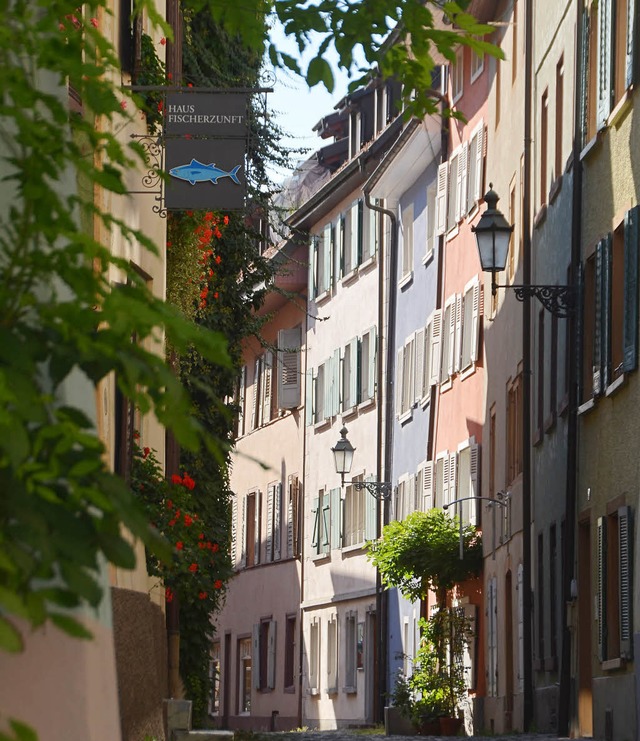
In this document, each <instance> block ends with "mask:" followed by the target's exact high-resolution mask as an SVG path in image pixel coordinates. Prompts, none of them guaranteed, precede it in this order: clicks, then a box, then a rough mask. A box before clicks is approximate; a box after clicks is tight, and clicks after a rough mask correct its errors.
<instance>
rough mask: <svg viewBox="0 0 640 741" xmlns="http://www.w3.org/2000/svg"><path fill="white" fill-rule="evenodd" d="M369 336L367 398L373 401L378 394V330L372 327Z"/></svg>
mask: <svg viewBox="0 0 640 741" xmlns="http://www.w3.org/2000/svg"><path fill="white" fill-rule="evenodd" d="M368 334H369V357H368V361H369V366H368V368H367V374H368V377H367V398H368V399H373V397H374V396H375V393H376V350H377V348H376V328H375V327H371V329H370V330H369V332H368Z"/></svg>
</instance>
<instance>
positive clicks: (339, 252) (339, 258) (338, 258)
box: [333, 214, 345, 283]
mask: <svg viewBox="0 0 640 741" xmlns="http://www.w3.org/2000/svg"><path fill="white" fill-rule="evenodd" d="M344 222H345V218H344V214H340V216H339V217H338V223H337V225H336V245H335V260H334V269H333V273H334V276H335V280H336V283H337V282H338V281H339V280H340V279H341V278H342V276H343V275H344V235H345V229H344Z"/></svg>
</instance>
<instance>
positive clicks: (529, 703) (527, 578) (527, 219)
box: [522, 0, 533, 733]
mask: <svg viewBox="0 0 640 741" xmlns="http://www.w3.org/2000/svg"><path fill="white" fill-rule="evenodd" d="M525 13H526V18H525V95H524V189H523V190H524V193H523V200H524V204H523V214H522V227H523V229H522V230H523V232H524V239H523V266H522V278H523V280H522V282H523V283H524V285H531V174H532V171H531V108H532V101H531V95H532V71H533V0H527V3H526V11H525ZM522 396H523V400H522V401H523V404H522V406H523V409H522V560H523V569H522V571H523V574H522V592H523V594H522V612H523V615H522V621H523V646H522V648H523V653H524V661H523V664H524V666H523V667H522V669H523V675H524V676H523V704H522V724H523V730H524V731H525V733H526V732H527V731H528V730H529V729H530V728H531V724H532V721H533V671H532V670H533V657H532V653H531V652H532V635H531V627H532V622H533V621H532V614H531V607H532V595H531V566H532V562H533V561H532V557H531V556H532V554H531V296H530V295H529V294H528V293H527V294H525V297H524V301H523V302H522Z"/></svg>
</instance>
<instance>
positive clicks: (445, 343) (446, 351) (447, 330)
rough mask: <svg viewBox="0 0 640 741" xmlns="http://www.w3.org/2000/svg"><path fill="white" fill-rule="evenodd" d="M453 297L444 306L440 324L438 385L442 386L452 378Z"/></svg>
mask: <svg viewBox="0 0 640 741" xmlns="http://www.w3.org/2000/svg"><path fill="white" fill-rule="evenodd" d="M455 304H456V302H455V296H454V297H452V298H450V299H449V300H448V302H447V304H446V305H445V309H444V315H443V322H442V325H443V326H442V362H441V364H440V383H441V384H444V383H447V382H448V381H449V379H450V378H451V376H453V373H454V370H455V366H454V362H455V332H456V311H455Z"/></svg>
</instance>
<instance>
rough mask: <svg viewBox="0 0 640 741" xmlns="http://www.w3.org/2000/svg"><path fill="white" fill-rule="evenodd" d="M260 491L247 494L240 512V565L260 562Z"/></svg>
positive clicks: (252, 564) (251, 564)
mask: <svg viewBox="0 0 640 741" xmlns="http://www.w3.org/2000/svg"><path fill="white" fill-rule="evenodd" d="M260 502H261V497H260V491H258V490H256V491H254V492H251V493H249V494H247V496H246V497H245V498H244V500H243V513H242V540H241V544H242V554H241V565H242V566H255V565H256V564H258V563H260Z"/></svg>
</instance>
